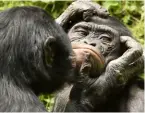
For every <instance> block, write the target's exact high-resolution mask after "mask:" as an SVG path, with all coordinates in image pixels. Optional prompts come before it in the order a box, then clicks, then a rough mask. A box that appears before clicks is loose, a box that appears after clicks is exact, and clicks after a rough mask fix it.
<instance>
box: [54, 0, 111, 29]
mask: <svg viewBox="0 0 145 113" xmlns="http://www.w3.org/2000/svg"><path fill="white" fill-rule="evenodd" d="M94 15H96V16H99V17H102V18H106V17H107V16H108V15H109V13H108V12H107V10H106V9H105V8H103V7H101V6H100V5H99V4H97V3H93V2H91V1H75V2H73V3H72V4H71V5H70V6H69V7H68V8H67V9H66V10H65V11H64V12H63V13H62V14H61V15H60V16H59V17H58V18H57V19H56V22H57V23H58V24H60V25H61V26H62V27H63V28H64V30H65V31H66V30H68V29H69V28H71V26H72V24H75V23H77V22H79V21H82V20H86V19H87V18H88V17H91V16H94ZM68 27H69V28H68Z"/></svg>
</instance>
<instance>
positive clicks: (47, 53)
mask: <svg viewBox="0 0 145 113" xmlns="http://www.w3.org/2000/svg"><path fill="white" fill-rule="evenodd" d="M72 57H73V54H72V48H71V45H70V42H69V39H68V37H67V35H66V34H65V32H64V31H63V30H62V28H61V27H60V26H59V25H57V24H56V23H55V21H54V20H53V19H52V17H51V16H49V15H48V14H47V13H46V12H45V11H43V10H42V9H40V8H36V7H15V8H12V9H8V10H5V11H2V12H0V112H20V111H23V112H26V111H27V112H30V111H33V112H34V111H35V112H36V111H37V112H40V111H46V109H45V107H44V105H43V104H42V103H41V102H40V101H39V99H38V98H37V95H39V94H40V93H51V92H53V91H55V90H56V89H58V88H60V87H61V86H62V85H63V83H64V82H66V81H67V80H68V79H69V77H70V76H68V73H70V71H71V70H72Z"/></svg>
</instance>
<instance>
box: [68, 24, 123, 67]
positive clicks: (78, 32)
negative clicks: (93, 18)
mask: <svg viewBox="0 0 145 113" xmlns="http://www.w3.org/2000/svg"><path fill="white" fill-rule="evenodd" d="M68 35H69V37H70V39H71V42H73V43H75V45H77V44H78V45H80V44H87V45H90V46H91V50H95V51H96V53H98V54H100V57H104V60H105V65H107V64H108V62H109V61H111V60H113V59H115V58H117V57H118V56H119V48H120V39H119V33H118V32H117V31H116V30H115V29H113V28H111V27H109V26H107V25H98V24H95V23H92V22H80V23H77V24H75V25H74V26H73V27H72V28H71V29H70V31H69V33H68ZM73 43H72V45H73ZM82 48H85V47H84V46H83V47H82ZM86 48H87V47H86ZM86 53H87V52H86ZM77 54H78V53H77ZM96 60H97V59H96Z"/></svg>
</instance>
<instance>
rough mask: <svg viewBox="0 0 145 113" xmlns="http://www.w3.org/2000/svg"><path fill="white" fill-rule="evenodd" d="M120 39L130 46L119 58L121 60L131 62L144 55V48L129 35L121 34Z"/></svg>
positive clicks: (126, 62)
mask: <svg viewBox="0 0 145 113" xmlns="http://www.w3.org/2000/svg"><path fill="white" fill-rule="evenodd" d="M120 41H121V43H124V44H125V46H126V47H127V48H128V50H127V51H126V52H125V53H124V54H123V55H122V56H121V57H119V58H118V60H119V61H120V62H124V63H125V64H130V63H132V62H134V61H135V60H137V59H138V58H139V57H141V56H142V54H143V49H142V47H141V45H140V44H139V43H138V42H137V41H135V40H134V39H132V38H131V37H129V36H121V37H120Z"/></svg>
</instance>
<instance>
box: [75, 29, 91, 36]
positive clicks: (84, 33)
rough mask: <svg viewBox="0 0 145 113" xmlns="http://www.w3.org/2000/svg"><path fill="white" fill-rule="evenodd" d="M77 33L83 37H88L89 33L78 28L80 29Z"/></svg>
mask: <svg viewBox="0 0 145 113" xmlns="http://www.w3.org/2000/svg"><path fill="white" fill-rule="evenodd" d="M75 32H77V33H78V34H79V35H82V36H87V35H88V32H87V31H86V30H85V29H83V28H78V29H76V30H75Z"/></svg>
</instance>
